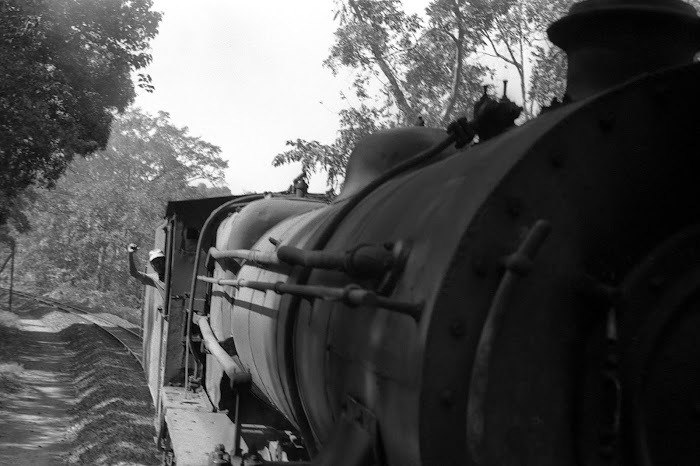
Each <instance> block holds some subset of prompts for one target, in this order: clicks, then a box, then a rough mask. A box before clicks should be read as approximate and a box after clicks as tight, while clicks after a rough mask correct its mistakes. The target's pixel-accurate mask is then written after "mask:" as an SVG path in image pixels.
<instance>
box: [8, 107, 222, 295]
mask: <svg viewBox="0 0 700 466" xmlns="http://www.w3.org/2000/svg"><path fill="white" fill-rule="evenodd" d="M220 152H221V151H220V149H219V147H217V146H214V145H212V144H210V143H208V142H206V141H203V140H201V139H200V138H197V137H193V136H190V135H189V134H188V130H187V128H179V127H177V126H175V125H173V124H172V123H171V122H170V120H169V116H168V114H166V113H162V112H161V113H159V114H158V115H157V116H152V115H149V114H147V113H144V112H142V111H140V110H131V111H127V112H125V113H124V114H122V115H119V116H117V117H116V118H115V120H114V123H113V125H112V136H111V138H110V140H109V143H108V144H107V147H106V149H105V150H103V151H99V152H96V153H95V154H93V155H90V156H88V157H85V158H79V159H76V160H74V161H73V162H72V163H71V164H70V165H69V166H68V167H67V171H66V174H65V175H64V177H63V178H61V179H60V180H59V181H57V182H56V184H55V186H54V187H53V189H50V190H49V189H34V190H31V191H30V192H27V193H25V194H24V195H23V196H21V198H20V202H21V204H22V206H23V212H24V215H25V216H26V218H27V222H28V227H29V230H28V231H26V232H24V234H22V235H18V237H17V257H16V264H15V270H16V273H17V274H18V277H19V278H20V279H21V280H22V281H23V282H24V283H26V284H29V285H36V286H41V287H43V288H45V289H47V290H60V291H63V292H64V293H66V294H68V295H69V296H70V295H71V294H72V295H75V296H77V297H81V298H83V299H86V298H91V297H92V298H93V299H92V300H91V301H94V302H116V303H121V304H123V305H129V306H133V305H134V304H135V300H136V299H137V298H138V297H139V296H140V285H139V284H138V283H136V281H135V280H132V279H130V278H129V273H128V264H127V261H126V251H125V247H126V245H127V244H128V243H130V242H135V243H138V244H140V245H142V246H143V248H144V249H146V250H147V249H149V248H150V247H151V245H152V244H153V237H154V230H155V228H156V227H157V225H158V224H159V223H160V222H161V219H162V218H163V215H164V213H165V207H166V204H167V202H168V201H171V200H181V199H189V198H198V197H213V196H223V195H228V194H230V191H229V190H228V189H227V188H223V187H217V186H221V185H222V184H223V182H224V169H225V168H226V167H227V163H226V162H225V161H224V160H223V159H222V158H221V156H220ZM205 183H206V184H205ZM211 186H214V187H211ZM141 258H142V259H144V260H145V259H146V256H145V254H144V255H142V257H141ZM144 264H145V262H144ZM106 297H109V298H110V300H109V301H106V300H105V298H106Z"/></svg>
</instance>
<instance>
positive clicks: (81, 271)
mask: <svg viewBox="0 0 700 466" xmlns="http://www.w3.org/2000/svg"><path fill="white" fill-rule="evenodd" d="M152 7H153V2H152V0H0V75H1V77H0V263H2V262H4V261H5V259H6V257H7V256H8V254H9V247H7V245H9V244H11V243H13V242H15V241H16V243H17V254H16V263H15V271H16V273H17V275H18V277H19V278H20V279H22V280H23V281H24V283H25V284H28V285H36V286H37V287H41V288H42V289H44V290H51V289H54V290H55V289H61V290H63V291H65V292H66V293H72V294H74V295H76V296H79V297H81V298H86V297H90V296H92V295H95V301H96V302H98V301H101V302H107V301H106V300H105V299H104V298H105V297H110V298H111V302H115V303H123V304H133V302H134V301H135V299H136V298H137V297H138V296H139V294H140V293H139V287H138V285H136V284H135V283H133V282H132V281H130V280H128V278H127V276H128V270H127V267H126V259H125V257H126V254H125V252H124V246H125V244H128V243H129V242H131V241H134V242H138V243H140V244H142V245H143V246H144V247H146V248H148V246H149V245H151V244H152V243H153V231H154V228H155V226H156V224H157V223H158V221H159V219H160V218H161V217H162V215H163V213H164V211H165V205H166V203H167V201H168V200H174V199H184V198H192V197H205V196H216V195H224V194H228V193H229V191H228V189H225V188H216V187H214V188H211V187H207V186H220V185H222V183H223V170H224V169H225V168H226V162H225V161H223V160H222V159H221V157H220V149H219V148H218V147H216V146H214V145H212V144H209V143H207V142H206V141H203V140H201V139H199V138H197V137H193V136H191V135H189V134H188V130H187V128H178V127H176V126H174V125H173V124H172V123H171V122H170V121H169V116H168V115H167V114H165V113H159V114H158V115H156V116H153V115H148V114H145V113H143V112H141V111H139V110H131V111H127V110H126V109H127V108H129V106H130V105H131V104H132V103H133V101H134V98H135V95H136V93H135V87H136V86H138V87H141V88H142V89H144V90H146V91H152V90H153V86H152V85H151V79H150V77H149V76H148V75H147V74H144V73H139V72H140V71H141V70H142V69H144V68H145V67H146V66H147V65H148V64H149V63H150V62H151V55H150V50H149V44H150V41H151V40H152V39H153V38H154V37H155V36H156V34H157V33H158V25H159V23H160V20H161V13H159V12H155V11H153V10H152ZM205 183H206V184H205ZM8 272H9V267H6V268H5V270H4V272H3V273H2V276H0V278H3V279H6V278H7V275H8Z"/></svg>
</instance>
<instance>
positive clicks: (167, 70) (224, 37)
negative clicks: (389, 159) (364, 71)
mask: <svg viewBox="0 0 700 466" xmlns="http://www.w3.org/2000/svg"><path fill="white" fill-rule="evenodd" d="M333 3H334V2H332V1H329V0H296V1H290V0H268V1H265V2H259V1H255V0H245V1H243V0H199V1H197V2H193V1H192V0H154V4H155V8H154V9H155V10H157V11H162V12H163V13H164V16H163V20H162V22H161V25H160V32H159V34H158V36H157V37H156V39H155V40H154V41H153V43H152V54H153V63H152V64H151V66H150V67H149V68H148V69H147V70H146V71H147V72H148V73H149V74H150V75H151V77H152V78H153V85H154V86H155V88H156V90H155V92H154V93H153V94H147V93H145V92H141V93H140V94H139V95H138V97H137V99H136V103H135V105H136V106H139V107H141V108H142V109H144V110H146V111H148V112H149V113H153V114H155V113H156V112H157V111H159V110H162V111H165V112H168V113H170V116H171V120H172V122H173V123H174V124H175V125H177V126H180V127H182V126H187V127H188V128H189V130H190V134H191V135H193V136H199V137H201V138H202V139H204V140H205V141H208V142H211V143H212V144H216V145H217V146H220V147H221V149H222V156H223V157H224V158H225V159H226V160H227V161H228V163H229V169H228V171H227V173H226V181H227V183H228V187H229V189H231V192H232V193H234V194H237V193H242V192H245V191H254V192H261V191H281V190H285V189H287V188H288V187H289V185H290V184H291V181H292V179H294V178H295V177H296V176H297V175H298V174H299V173H300V166H299V165H296V166H291V165H290V166H283V167H277V168H276V167H273V166H272V163H271V162H272V159H273V158H274V156H275V155H276V154H278V153H280V152H283V151H284V150H285V142H286V141H287V140H290V139H292V140H293V139H297V138H301V139H309V140H318V141H320V142H322V143H331V142H333V140H334V139H335V136H336V131H337V129H338V117H337V112H338V111H339V110H340V109H342V108H344V106H345V105H344V103H343V102H342V101H341V98H340V92H341V91H346V92H348V93H349V89H350V84H351V82H350V79H349V78H347V77H340V76H338V77H334V76H333V75H332V73H331V71H330V70H329V69H327V68H324V67H323V66H322V63H323V60H324V59H325V58H326V57H327V56H328V50H329V48H330V47H331V44H332V43H333V32H334V31H335V30H336V28H337V22H335V21H334V20H333ZM427 3H428V0H405V1H404V5H405V8H406V10H407V11H408V12H411V13H413V12H422V11H423V9H424V8H425V5H427ZM310 185H311V186H310V190H311V191H313V192H324V191H326V189H327V188H326V185H325V175H324V174H316V175H313V176H311V183H310Z"/></svg>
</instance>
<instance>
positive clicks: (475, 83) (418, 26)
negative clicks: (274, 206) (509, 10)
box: [273, 0, 505, 187]
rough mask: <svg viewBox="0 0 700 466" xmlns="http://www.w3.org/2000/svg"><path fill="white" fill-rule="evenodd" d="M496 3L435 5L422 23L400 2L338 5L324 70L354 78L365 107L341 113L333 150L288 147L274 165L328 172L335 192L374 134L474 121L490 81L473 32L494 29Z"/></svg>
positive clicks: (455, 0)
mask: <svg viewBox="0 0 700 466" xmlns="http://www.w3.org/2000/svg"><path fill="white" fill-rule="evenodd" d="M492 3H493V4H498V5H500V4H501V3H500V2H491V3H485V2H467V1H465V0H434V1H432V2H431V3H430V5H429V7H428V8H427V9H426V18H425V19H423V18H421V17H419V16H418V15H409V14H406V13H405V12H404V11H403V10H402V5H401V2H400V1H399V0H346V1H341V2H339V3H338V12H337V15H336V17H337V18H338V19H339V22H340V24H339V27H338V29H337V31H336V33H335V43H334V44H333V46H332V47H331V49H330V52H329V56H328V58H327V59H326V60H325V62H324V64H325V65H326V66H327V67H328V68H330V69H331V71H333V72H334V73H340V72H348V71H351V72H352V73H354V82H353V86H352V90H353V92H354V98H353V100H357V101H358V102H359V104H357V105H349V108H346V109H343V110H341V112H340V114H339V116H340V130H339V132H338V137H337V138H336V141H334V143H332V144H322V143H319V142H318V141H305V140H296V141H288V142H287V144H288V146H290V147H291V149H290V150H288V151H286V152H284V153H282V154H279V155H278V156H277V157H275V159H274V161H273V164H274V165H275V166H277V165H280V164H284V163H289V162H301V163H302V166H303V167H304V169H305V170H306V171H307V172H308V173H314V172H316V171H318V169H319V168H321V169H325V170H326V171H327V173H328V178H327V183H328V185H329V186H331V187H337V186H338V184H339V182H340V180H341V179H342V177H343V176H344V169H345V164H346V162H347V158H348V156H349V154H350V152H351V150H352V148H353V147H354V145H355V143H356V142H357V141H358V140H359V139H361V138H362V137H363V136H366V135H367V134H369V133H370V132H374V131H376V130H378V129H382V128H390V127H395V126H399V125H407V124H409V125H410V124H414V123H415V122H416V121H417V120H418V117H419V116H420V117H421V118H422V119H423V121H424V122H425V123H426V124H427V125H429V126H437V127H440V126H446V125H447V123H448V122H449V121H451V120H452V119H454V118H455V117H457V116H460V115H464V114H468V113H470V112H471V111H472V107H473V104H474V102H475V101H476V100H477V99H478V98H479V97H480V96H481V94H482V86H481V83H482V82H483V80H484V79H485V78H486V76H487V75H488V74H489V69H488V68H487V67H485V66H482V65H480V64H479V63H478V62H477V61H476V60H475V57H476V55H475V54H476V52H477V49H478V48H479V47H480V39H479V36H478V34H477V33H475V32H474V31H475V27H474V25H475V24H477V23H478V24H479V25H482V26H483V27H488V25H490V24H491V22H492V21H493V17H494V12H495V11H498V10H497V9H493V8H492ZM504 5H505V3H504ZM499 8H500V7H499ZM346 100H347V101H348V102H350V99H346Z"/></svg>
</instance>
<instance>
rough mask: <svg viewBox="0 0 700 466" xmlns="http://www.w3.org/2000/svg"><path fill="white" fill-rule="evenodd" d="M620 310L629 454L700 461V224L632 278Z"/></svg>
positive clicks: (641, 459)
mask: <svg viewBox="0 0 700 466" xmlns="http://www.w3.org/2000/svg"><path fill="white" fill-rule="evenodd" d="M622 293H623V294H622V305H621V307H620V312H619V329H620V363H621V364H620V366H621V370H622V372H621V376H622V394H623V395H622V396H623V400H624V402H623V431H624V432H626V434H625V438H624V439H623V440H624V441H625V442H626V443H627V445H629V446H630V447H631V448H630V449H628V451H627V452H626V454H625V456H626V457H627V458H628V459H629V460H631V461H630V462H631V463H632V464H637V465H640V466H661V465H670V464H673V465H677V466H686V465H688V466H690V465H697V464H698V461H699V460H700V442H698V441H697V439H698V438H700V367H699V364H700V345H699V344H698V335H700V227H693V228H689V229H686V230H684V231H683V232H681V233H679V234H678V235H675V236H674V237H673V238H671V239H670V240H668V241H667V242H665V243H664V244H663V245H661V246H660V247H659V248H657V249H655V250H654V251H653V252H652V253H651V254H649V255H648V256H647V258H646V259H645V260H644V261H643V262H642V263H641V264H640V265H639V266H638V267H637V268H636V269H635V270H634V271H633V272H632V273H631V274H630V275H629V277H628V279H627V280H626V281H625V284H624V287H623V290H622Z"/></svg>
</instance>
